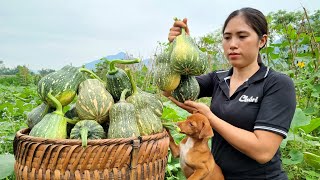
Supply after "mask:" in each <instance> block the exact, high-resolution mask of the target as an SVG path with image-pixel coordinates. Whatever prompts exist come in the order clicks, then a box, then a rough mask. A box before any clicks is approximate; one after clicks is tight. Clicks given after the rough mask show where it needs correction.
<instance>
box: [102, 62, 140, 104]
mask: <svg viewBox="0 0 320 180" xmlns="http://www.w3.org/2000/svg"><path fill="white" fill-rule="evenodd" d="M138 62H140V59H134V60H119V59H117V60H112V61H111V62H110V63H109V71H108V73H107V75H106V81H107V84H106V88H107V90H108V92H110V94H111V95H112V97H113V99H114V100H115V101H119V99H120V96H121V92H122V91H123V90H124V89H129V92H128V94H127V97H128V96H130V95H131V94H132V87H131V84H130V80H129V77H128V76H127V74H126V72H125V71H124V70H122V69H121V68H117V67H116V66H115V64H133V63H138Z"/></svg>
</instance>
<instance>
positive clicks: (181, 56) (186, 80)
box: [154, 28, 209, 102]
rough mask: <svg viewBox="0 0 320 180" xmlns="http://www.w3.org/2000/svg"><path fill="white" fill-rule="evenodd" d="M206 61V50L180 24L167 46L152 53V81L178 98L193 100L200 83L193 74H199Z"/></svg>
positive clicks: (196, 95) (206, 66)
mask: <svg viewBox="0 0 320 180" xmlns="http://www.w3.org/2000/svg"><path fill="white" fill-rule="evenodd" d="M208 65H209V63H208V57H207V54H206V53H204V52H202V51H201V50H200V49H199V48H198V46H197V45H196V44H195V42H194V41H193V39H192V38H191V37H190V36H189V35H188V34H186V32H185V29H184V28H182V29H181V34H180V35H179V36H177V37H176V38H175V39H174V41H173V42H172V43H171V44H170V45H169V48H168V49H166V50H164V51H163V52H162V53H160V54H159V55H158V56H157V57H156V71H155V75H154V82H155V84H156V85H157V87H158V88H159V89H160V90H162V91H166V92H171V94H172V96H173V97H174V98H175V99H176V100H178V101H179V102H184V101H186V100H196V99H197V98H198V96H199V93H200V87H199V84H198V82H197V80H196V78H195V76H198V75H201V74H203V73H204V72H205V71H206V70H207V69H208Z"/></svg>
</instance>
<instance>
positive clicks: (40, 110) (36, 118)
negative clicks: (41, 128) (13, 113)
mask: <svg viewBox="0 0 320 180" xmlns="http://www.w3.org/2000/svg"><path fill="white" fill-rule="evenodd" d="M50 112H52V108H50V106H49V105H47V104H46V103H44V102H42V103H41V104H40V105H39V106H37V107H35V108H34V109H32V111H30V112H29V113H28V114H27V124H28V127H29V128H30V129H32V128H33V126H35V125H36V124H38V123H39V122H40V121H41V119H42V118H43V117H44V116H45V115H46V114H48V113H50Z"/></svg>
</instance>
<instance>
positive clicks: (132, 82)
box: [125, 69, 138, 94]
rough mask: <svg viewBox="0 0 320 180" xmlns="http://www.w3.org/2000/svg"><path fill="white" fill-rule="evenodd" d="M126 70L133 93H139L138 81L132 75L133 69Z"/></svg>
mask: <svg viewBox="0 0 320 180" xmlns="http://www.w3.org/2000/svg"><path fill="white" fill-rule="evenodd" d="M125 71H126V73H127V75H128V77H129V79H130V82H131V86H132V90H133V93H132V94H137V93H138V88H137V85H136V83H135V82H134V80H133V77H132V74H131V70H130V69H126V70H125Z"/></svg>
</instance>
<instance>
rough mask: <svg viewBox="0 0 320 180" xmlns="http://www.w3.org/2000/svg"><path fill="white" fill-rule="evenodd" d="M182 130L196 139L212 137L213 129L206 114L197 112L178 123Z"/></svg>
mask: <svg viewBox="0 0 320 180" xmlns="http://www.w3.org/2000/svg"><path fill="white" fill-rule="evenodd" d="M177 125H178V126H179V128H180V130H181V131H180V132H181V133H183V134H186V135H188V136H190V137H193V138H196V139H203V138H210V137H212V136H213V131H212V128H211V126H210V123H209V120H208V119H207V117H206V116H204V115H202V114H200V113H195V114H192V115H191V116H189V117H188V118H187V119H186V120H185V121H182V122H179V123H178V124H177Z"/></svg>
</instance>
